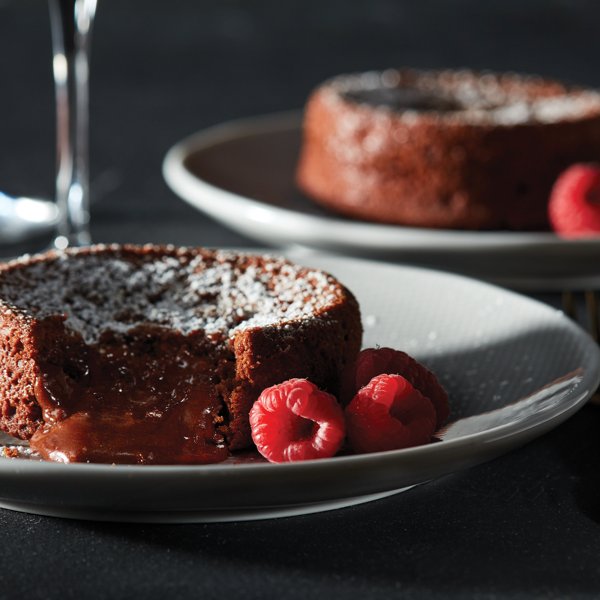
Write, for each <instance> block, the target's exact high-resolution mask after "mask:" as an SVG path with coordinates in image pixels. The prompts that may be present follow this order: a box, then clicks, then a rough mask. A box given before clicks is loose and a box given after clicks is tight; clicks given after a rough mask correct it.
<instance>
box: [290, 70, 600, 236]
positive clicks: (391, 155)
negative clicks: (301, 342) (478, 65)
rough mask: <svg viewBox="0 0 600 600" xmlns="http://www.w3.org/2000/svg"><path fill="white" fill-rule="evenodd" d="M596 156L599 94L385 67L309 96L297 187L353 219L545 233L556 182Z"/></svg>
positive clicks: (501, 77) (527, 80) (495, 77)
mask: <svg viewBox="0 0 600 600" xmlns="http://www.w3.org/2000/svg"><path fill="white" fill-rule="evenodd" d="M598 160H600V93H598V92H597V91H593V90H585V89H579V88H573V87H568V86H566V85H564V84H562V83H559V82H556V81H550V80H545V79H541V78H538V77H533V76H520V75H515V74H493V73H474V72H471V71H431V72H428V71H416V70H409V69H404V70H388V71H383V72H370V73H363V74H356V75H342V76H339V77H336V78H334V79H331V80H329V81H327V82H325V83H324V84H323V85H321V86H320V87H319V88H317V89H316V91H315V92H314V93H313V94H312V95H311V97H310V99H309V101H308V104H307V107H306V112H305V120H304V140H303V146H302V151H301V157H300V162H299V166H298V170H297V181H298V185H299V187H300V188H301V189H302V190H303V191H304V192H305V193H306V194H308V195H309V196H310V197H312V198H313V199H314V200H315V201H316V202H318V203H319V204H322V205H324V206H326V207H327V208H329V209H331V210H333V211H336V212H339V213H342V214H345V215H347V216H350V217H355V218H358V219H363V220H368V221H377V222H381V223H391V224H400V225H410V226H418V227H432V228H455V229H515V230H526V229H530V230H536V229H546V228H547V227H548V220H547V214H546V212H547V202H548V196H549V193H550V190H551V187H552V184H553V183H554V181H555V180H556V178H557V176H558V175H559V174H560V173H561V171H563V170H564V169H565V168H566V167H568V166H570V165H571V164H573V163H576V162H586V161H598Z"/></svg>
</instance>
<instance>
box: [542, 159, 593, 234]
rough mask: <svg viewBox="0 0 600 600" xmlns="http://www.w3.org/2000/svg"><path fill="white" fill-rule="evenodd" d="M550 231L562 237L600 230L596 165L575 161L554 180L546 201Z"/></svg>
mask: <svg viewBox="0 0 600 600" xmlns="http://www.w3.org/2000/svg"><path fill="white" fill-rule="evenodd" d="M548 218H549V220H550V224H551V225H552V228H553V229H554V231H556V232H557V233H558V234H560V235H562V236H564V237H571V238H573V237H584V236H590V235H598V234H599V233H600V164H577V165H573V166H571V167H569V168H568V169H567V170H566V171H564V172H563V173H562V174H561V175H560V176H559V178H558V179H557V180H556V183H555V184H554V187H553V188H552V192H551V193H550V201H549V203H548Z"/></svg>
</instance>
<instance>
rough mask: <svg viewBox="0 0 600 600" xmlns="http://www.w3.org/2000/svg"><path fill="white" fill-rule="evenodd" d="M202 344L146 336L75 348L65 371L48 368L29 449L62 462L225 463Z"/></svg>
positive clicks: (211, 366) (210, 366)
mask: <svg viewBox="0 0 600 600" xmlns="http://www.w3.org/2000/svg"><path fill="white" fill-rule="evenodd" d="M205 341H206V340H204V339H203V338H201V337H200V336H198V338H197V339H196V338H195V336H187V337H186V336H184V335H182V334H179V333H174V332H170V333H164V332H162V334H159V335H157V334H156V332H153V331H152V330H151V329H150V330H144V328H140V329H139V330H138V331H136V332H134V333H132V334H128V335H126V336H122V335H121V336H116V335H114V334H108V335H105V336H104V339H102V340H101V342H99V343H98V344H96V345H93V346H87V345H85V344H84V343H83V341H81V340H75V341H74V342H73V345H72V346H71V347H69V348H67V350H66V353H67V355H68V356H69V357H70V360H69V361H68V362H67V366H64V365H60V366H58V365H53V364H51V363H49V362H48V363H46V364H44V366H43V369H42V374H41V377H40V379H39V380H38V384H37V390H36V396H37V399H38V402H39V403H40V405H41V406H42V409H43V412H44V421H45V424H44V425H43V426H42V427H41V428H40V429H39V430H38V431H37V432H36V433H35V434H34V436H33V437H32V438H31V441H30V443H31V447H32V448H33V449H34V450H36V451H37V452H39V454H40V455H41V456H42V457H43V458H46V459H49V460H54V461H59V462H98V463H155V464H177V463H179V464H181V463H187V464H193V463H196V464H197V463H213V462H220V461H222V460H225V459H226V458H227V456H228V451H227V448H226V447H225V440H224V438H223V436H222V435H221V434H220V433H219V431H218V429H219V424H220V423H221V422H222V420H223V418H222V417H221V415H220V411H221V408H222V401H221V399H220V397H219V394H218V392H217V384H216V381H215V378H214V377H215V375H216V373H217V371H216V370H215V363H214V361H213V360H211V359H210V358H209V357H210V355H211V353H210V352H207V344H206V343H204V342H205ZM212 354H213V355H214V348H213V351H212Z"/></svg>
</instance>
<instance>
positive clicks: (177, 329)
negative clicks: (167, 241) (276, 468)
mask: <svg viewBox="0 0 600 600" xmlns="http://www.w3.org/2000/svg"><path fill="white" fill-rule="evenodd" d="M57 261H60V262H57ZM48 265H51V266H50V267H48ZM102 265H104V267H106V268H105V269H104V271H102V268H101V267H102ZM107 265H109V266H108V267H107ZM53 269H54V270H53ZM107 269H108V270H107ZM155 269H157V270H158V271H157V272H154V270H155ZM88 272H89V273H90V275H85V276H84V275H83V274H84V273H88ZM74 273H75V274H77V273H79V274H80V277H79V278H80V279H83V281H80V282H79V283H78V284H77V290H76V291H75V293H73V292H74V290H73V289H72V286H73V285H74V283H73V281H72V279H73V274H74ZM94 273H96V274H94ZM44 274H45V275H47V276H48V277H49V279H48V280H46V281H43V280H42V279H41V278H42V277H43V276H44ZM61 278H62V280H61ZM36 279H38V281H36ZM74 279H75V280H76V279H77V277H74ZM49 281H51V283H49ZM63 288H64V289H63ZM53 296H58V297H53ZM0 298H1V299H2V300H0V323H1V325H2V327H1V328H0V428H1V429H2V430H4V431H6V432H8V433H10V434H11V435H15V436H17V437H20V438H23V439H30V438H31V437H32V436H34V440H33V441H34V442H36V441H37V440H40V439H42V440H43V443H44V444H46V442H47V440H48V439H50V438H52V437H53V436H54V437H56V434H57V432H58V433H60V432H61V430H62V429H67V428H68V427H71V423H73V425H72V429H73V432H75V433H73V435H71V434H69V435H71V437H73V436H75V437H77V436H79V437H77V440H80V438H81V439H84V438H85V440H87V442H86V443H87V444H88V445H90V444H91V443H92V442H90V440H95V441H94V442H93V444H98V443H100V445H102V443H103V442H102V439H101V436H100V437H98V435H97V432H96V433H95V432H93V431H92V430H93V429H94V427H96V428H97V427H98V423H100V425H101V428H103V431H105V432H106V435H109V436H110V431H111V428H112V430H113V431H118V432H120V433H119V434H118V435H120V436H121V438H126V437H127V432H128V431H129V432H131V431H133V432H135V431H138V432H140V431H142V432H143V435H144V436H146V437H148V435H150V436H161V435H162V434H161V433H160V431H161V423H167V420H165V419H170V421H168V422H169V423H170V425H169V427H170V428H171V430H172V431H175V432H176V434H177V435H180V436H182V438H184V437H185V438H186V439H187V438H189V437H193V436H196V437H197V436H201V437H202V436H204V438H205V439H204V440H200V442H201V444H203V446H202V448H201V449H200V450H199V449H198V448H199V447H194V448H193V449H192V450H190V447H189V444H188V443H187V442H186V443H185V444H188V445H185V444H184V445H185V448H184V449H183V450H182V449H181V448H180V449H178V450H177V453H176V461H175V462H213V461H214V460H222V457H223V454H222V452H221V450H222V449H225V450H227V449H228V450H235V449H241V448H244V447H247V446H248V445H250V443H251V439H250V431H249V425H248V411H249V409H250V407H251V405H252V404H253V402H254V401H255V400H256V398H257V397H258V395H259V394H260V392H261V391H262V389H263V388H264V387H267V386H269V385H273V384H275V383H279V382H280V381H282V380H285V379H288V378H291V377H308V378H310V379H311V380H313V381H314V382H315V383H317V384H318V385H320V386H321V387H323V388H325V389H327V390H329V391H331V392H333V393H336V392H337V391H338V389H339V386H340V381H341V377H342V375H343V371H344V369H345V368H346V366H347V365H348V364H350V363H351V362H352V361H353V360H354V358H355V356H356V354H357V352H358V350H359V349H360V343H361V336H362V328H361V325H360V313H359V309H358V304H357V303H356V300H355V299H354V297H353V296H352V294H351V293H350V292H349V291H348V290H346V289H345V288H344V287H343V286H342V285H341V284H339V282H337V281H336V280H335V279H333V278H332V277H331V276H328V275H327V274H324V273H322V272H320V271H315V270H311V269H304V268H301V267H297V266H295V265H291V263H288V262H287V261H282V260H278V259H272V258H266V257H262V256H247V255H236V254H232V253H215V252H211V251H207V250H202V249H177V248H172V247H157V246H144V247H135V246H97V247H92V248H90V249H82V250H69V251H66V252H65V253H59V254H57V253H51V254H47V255H42V256H39V257H34V258H31V259H27V260H22V261H19V262H13V263H11V264H9V265H6V266H3V267H0ZM107 306H108V308H107ZM107 311H108V312H107ZM144 313H145V314H144ZM153 376H155V377H156V378H157V380H158V379H160V380H161V381H163V382H164V383H162V384H161V383H160V382H159V381H154V380H153V379H152V377H153ZM182 382H184V383H182ZM185 382H189V385H187V384H185ZM169 386H171V387H172V388H173V389H175V390H176V392H173V393H172V394H171V391H170V387H169ZM186 386H187V387H186ZM190 390H191V391H190ZM170 394H171V395H173V394H176V395H177V397H176V398H171V396H170ZM148 397H151V399H150V400H148ZM122 402H123V403H124V406H125V408H123V407H122V406H121V403H122ZM186 403H187V406H188V407H192V405H193V406H194V407H197V408H193V407H192V408H193V410H192V408H189V410H188V409H186V408H181V406H185V405H186ZM194 403H195V404H194ZM177 411H180V412H181V411H183V412H181V416H180V417H176V416H173V415H175V413H176V412H177ZM194 411H195V412H194ZM198 412H201V413H205V414H206V415H207V416H206V418H205V419H204V421H202V422H200V421H198V422H196V420H197V415H196V413H198ZM177 414H179V413H177ZM98 415H100V416H98ZM169 415H171V416H169ZM148 419H150V421H148ZM152 419H154V421H153V420H152ZM161 419H162V420H161ZM194 419H196V420H194ZM177 420H179V421H181V422H184V423H185V427H187V428H188V429H189V431H188V430H187V429H186V431H183V430H181V427H180V423H179V422H176V421H177ZM192 421H193V423H192ZM129 422H131V423H132V426H131V427H130V428H129V429H128V427H129V425H128V423H129ZM149 422H150V425H151V427H150V429H149V428H148V427H149V426H148V423H149ZM57 424H58V425H57ZM155 425H156V426H155ZM190 428H191V429H190ZM163 429H167V427H166V426H164V427H163ZM147 432H151V434H148V433H147ZM190 432H191V433H190ZM166 434H168V432H166V431H165V435H166ZM61 435H62V433H61ZM103 435H104V434H103ZM115 435H116V434H115ZM140 435H141V434H140ZM82 436H83V437H82ZM144 439H145V438H144ZM71 441H72V440H70V442H71ZM156 442H157V445H156V448H157V452H156V453H154V452H153V451H152V449H151V440H150V441H146V440H145V441H144V444H143V445H145V447H146V446H147V449H146V450H144V452H145V453H144V452H142V453H141V454H139V456H138V455H137V454H135V452H133V451H132V450H131V448H130V446H131V444H130V443H129V441H128V440H126V439H125V441H124V440H123V439H121V441H120V442H119V443H120V444H121V446H122V449H123V452H121V454H120V456H119V457H117V458H116V459H115V460H114V462H170V459H169V457H170V456H171V454H169V453H170V452H172V450H171V446H169V445H168V443H167V442H165V441H164V440H158V438H157V439H156ZM159 442H160V443H159ZM163 442H164V443H163ZM200 442H199V443H200ZM52 443H54V441H52ZM77 443H80V445H81V444H83V442H77ZM93 444H92V445H93ZM128 444H129V445H128ZM219 448H220V449H221V450H219ZM86 452H87V454H86V453H83V454H81V456H80V457H78V456H76V455H73V456H72V457H71V459H72V460H91V461H98V462H104V461H105V457H106V456H109V455H110V449H108V450H106V452H108V454H106V453H104V454H103V453H102V452H105V450H102V451H101V452H100V450H97V449H96V450H93V449H90V448H87V449H86ZM94 452H96V454H94ZM98 452H100V453H99V454H98ZM160 452H162V454H161V453H160ZM194 453H195V454H194ZM202 453H204V454H206V456H204V457H200V454H202ZM49 454H52V450H49ZM90 457H91V458H90ZM98 457H99V458H98ZM50 458H53V459H55V460H69V456H65V454H64V452H63V453H62V454H61V451H60V449H59V450H57V453H55V456H54V457H53V456H50Z"/></svg>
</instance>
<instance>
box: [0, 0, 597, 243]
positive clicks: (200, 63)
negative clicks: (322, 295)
mask: <svg viewBox="0 0 600 600" xmlns="http://www.w3.org/2000/svg"><path fill="white" fill-rule="evenodd" d="M599 23H600V3H599V2H595V1H593V0H560V1H557V0H504V1H481V0H454V1H452V0H435V1H433V0H419V1H408V0H405V1H400V2H398V1H395V2H394V1H392V0H364V1H360V2H358V1H356V0H302V1H300V0H279V1H277V0H236V1H232V0H195V1H193V0H169V1H164V0H163V1H161V2H156V1H153V2H144V1H142V0H129V1H121V2H118V1H117V0H100V1H99V5H98V13H97V20H96V25H95V31H94V39H93V50H92V73H91V156H92V193H93V196H94V201H95V206H94V213H93V217H94V221H93V222H94V230H93V233H94V237H95V239H96V240H97V241H138V242H141V241H154V242H178V243H187V244H198V243H201V244H205V245H210V244H225V243H226V244H233V243H237V244H243V243H247V241H246V240H243V239H242V238H239V237H238V236H232V235H231V234H224V233H223V230H222V229H221V228H220V227H212V228H207V230H206V231H203V236H202V237H201V238H200V237H199V236H198V229H202V226H203V224H205V223H206V220H205V219H204V217H202V216H201V215H199V214H198V213H196V212H194V211H193V210H192V209H191V208H188V207H187V206H185V205H184V204H183V203H182V202H180V201H179V200H178V199H177V198H176V197H175V196H174V195H173V194H172V193H170V191H169V190H168V189H167V187H166V185H165V184H164V182H163V181H162V177H161V173H160V165H161V161H162V158H163V156H164V154H165V152H166V151H167V149H168V148H169V147H170V146H171V145H172V144H174V143H175V142H176V141H179V140H180V139H181V138H183V137H185V136H186V135H189V134H190V133H193V132H195V131H197V130H199V129H202V128H204V127H206V126H208V125H212V124H215V123H218V122H221V121H224V120H227V119H231V118H235V117H242V116H251V115H256V114H262V113H268V112H273V111H279V110H289V109H291V108H300V107H301V106H302V105H303V103H304V101H305V99H306V96H307V94H308V93H309V91H310V90H311V89H312V88H313V87H314V86H315V85H317V84H318V83H319V82H321V81H322V80H323V79H325V78H327V77H329V76H331V75H334V74H337V73H343V72H348V71H358V70H368V69H378V68H386V67H390V66H403V65H406V66H415V67H423V68H427V67H430V68H435V67H471V68H477V69H495V70H514V71H522V72H529V73H538V74H541V75H545V76H549V77H559V78H564V79H567V80H569V81H572V82H576V83H580V84H584V85H594V86H600V41H599V40H600V34H599V27H598V24H599ZM50 48H51V44H50V33H49V25H48V11H47V7H46V3H45V1H44V0H3V1H2V2H0V73H1V74H2V90H3V92H2V94H0V115H4V117H3V118H1V119H0V132H1V135H0V186H1V187H3V188H4V190H5V191H8V192H11V193H15V194H30V195H39V196H49V195H50V194H51V193H52V189H53V165H54V125H53V123H54V121H53V110H54V108H53V88H52V79H51V60H50ZM182 217H185V218H183V219H182ZM158 222H160V224H161V225H160V228H159V229H156V224H157V223H158ZM183 222H185V226H183V225H182V224H183Z"/></svg>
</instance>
